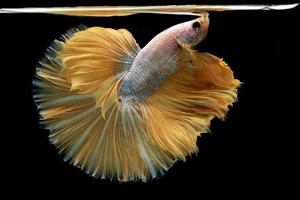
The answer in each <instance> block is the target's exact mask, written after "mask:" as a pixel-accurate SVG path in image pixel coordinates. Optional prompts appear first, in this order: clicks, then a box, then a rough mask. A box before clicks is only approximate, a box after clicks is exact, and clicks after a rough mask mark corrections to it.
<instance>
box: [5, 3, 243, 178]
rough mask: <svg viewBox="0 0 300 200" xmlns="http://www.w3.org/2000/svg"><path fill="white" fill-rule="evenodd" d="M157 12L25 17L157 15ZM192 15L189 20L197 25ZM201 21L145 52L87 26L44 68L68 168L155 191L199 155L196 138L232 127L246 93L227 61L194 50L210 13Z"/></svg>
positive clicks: (40, 93)
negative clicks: (232, 110)
mask: <svg viewBox="0 0 300 200" xmlns="http://www.w3.org/2000/svg"><path fill="white" fill-rule="evenodd" d="M121 8H122V7H121ZM150 8H151V9H150ZM150 8H149V9H146V10H145V9H144V10H143V9H141V8H140V9H138V10H137V9H136V10H133V9H129V8H127V10H126V9H123V10H122V9H120V8H117V9H116V10H117V11H116V10H112V9H107V8H106V7H104V8H102V7H101V8H99V7H98V8H97V9H86V8H84V9H83V8H80V9H81V11H80V10H76V9H71V10H68V9H65V10H59V9H54V10H51V9H48V10H47V9H46V10H41V9H36V10H34V9H31V10H30V9H27V11H26V9H23V12H35V11H36V12H47V13H51V12H52V13H55V11H56V14H71V15H78V13H79V14H80V15H84V16H111V15H121V16H123V15H128V14H136V13H141V12H142V13H143V12H144V13H149V12H150V13H156V12H157V8H155V7H153V6H152V7H150ZM175 8H176V9H175ZM175 8H174V9H171V8H167V7H164V10H163V12H162V13H169V14H170V13H171V14H174V13H175V14H176V13H178V7H175ZM192 8H193V9H194V10H192V11H191V10H184V9H183V8H180V11H182V10H183V11H184V12H187V11H189V12H190V14H193V15H194V14H195V12H196V11H197V9H196V8H195V7H192ZM205 8H206V9H208V7H207V6H206V7H205ZM199 9H200V10H201V9H202V8H199ZM213 9H214V10H216V9H217V8H216V7H214V8H213ZM218 9H220V6H219V7H218ZM99 10H101V12H100V11H99ZM208 10H209V9H208ZM1 11H2V12H17V11H16V9H15V10H13V9H10V10H9V9H2V10H1ZM19 11H22V10H20V9H19ZM50 11H51V12H50ZM138 11H140V12H138ZM161 11H162V10H161V9H159V12H161ZM103 12H104V13H103ZM99 13H100V14H99ZM197 16H198V18H197V19H194V20H191V21H187V22H184V23H180V24H177V25H175V26H172V27H170V28H168V29H166V30H164V31H163V32H161V33H159V34H158V35H156V36H155V37H154V38H153V39H152V40H151V41H149V42H148V43H147V44H146V45H145V46H144V47H143V48H141V47H140V46H139V45H138V43H137V42H136V40H135V39H134V37H133V35H132V34H131V33H130V32H129V31H127V30H126V29H117V30H116V29H112V28H104V27H91V28H87V27H84V26H80V27H78V28H73V29H70V30H69V31H68V32H67V33H66V34H64V35H62V36H61V38H60V39H58V40H54V42H53V43H52V44H51V46H50V47H49V48H48V49H47V51H46V53H45V57H44V58H43V59H42V60H41V61H40V62H39V66H38V67H37V68H36V78H35V79H34V81H33V83H34V86H35V88H34V90H35V91H34V93H35V94H34V101H35V103H36V104H37V107H38V110H39V113H40V116H41V123H42V124H43V125H44V126H45V128H47V129H49V131H50V135H49V140H50V142H51V143H52V144H54V145H55V146H56V147H57V149H58V151H59V153H61V154H63V156H64V159H65V160H66V161H68V162H69V163H71V164H72V165H74V166H77V167H79V168H80V169H82V170H83V171H84V172H86V173H87V174H89V175H91V176H93V177H99V178H104V179H118V180H119V181H134V180H143V181H147V180H149V179H153V178H155V177H159V176H161V175H162V174H163V173H164V172H165V171H167V170H168V169H169V168H170V167H171V166H172V165H173V164H174V163H175V162H176V161H178V160H181V161H185V160H186V157H187V156H191V155H192V154H195V153H197V151H198V147H197V144H196V141H197V137H198V136H200V135H201V134H202V133H206V132H209V127H210V122H211V120H212V119H213V118H219V119H221V120H223V119H224V118H225V116H226V113H227V111H228V108H229V107H230V106H232V104H233V103H234V102H235V101H237V89H238V87H239V86H240V81H239V80H238V79H236V78H235V77H234V74H233V71H232V70H231V69H230V67H229V66H228V65H227V64H226V63H225V62H224V61H223V60H222V59H220V58H218V57H217V56H214V55H212V54H210V53H204V52H198V51H196V50H195V49H194V47H195V46H196V45H198V44H199V43H201V42H202V41H203V40H204V39H205V37H206V36H207V33H208V28H209V17H208V13H206V12H202V10H201V13H197ZM200 45H201V44H200Z"/></svg>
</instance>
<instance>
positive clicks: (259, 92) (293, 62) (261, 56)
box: [0, 0, 299, 198]
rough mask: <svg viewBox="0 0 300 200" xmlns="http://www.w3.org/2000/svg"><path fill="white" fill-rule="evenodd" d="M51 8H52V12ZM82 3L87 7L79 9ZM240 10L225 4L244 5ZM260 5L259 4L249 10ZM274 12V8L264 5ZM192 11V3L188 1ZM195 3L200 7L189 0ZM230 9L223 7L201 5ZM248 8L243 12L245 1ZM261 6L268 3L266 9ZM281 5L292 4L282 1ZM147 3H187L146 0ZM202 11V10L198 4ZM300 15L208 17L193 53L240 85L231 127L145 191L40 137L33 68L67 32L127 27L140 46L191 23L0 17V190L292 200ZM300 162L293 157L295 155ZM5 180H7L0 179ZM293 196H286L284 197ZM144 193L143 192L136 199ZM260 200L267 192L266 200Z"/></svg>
mask: <svg viewBox="0 0 300 200" xmlns="http://www.w3.org/2000/svg"><path fill="white" fill-rule="evenodd" d="M51 2H52V3H51ZM83 2H84V3H83ZM241 2H242V1H226V3H241ZM248 2H249V3H259V1H252V2H251V1H248ZM264 2H266V3H271V2H273V3H274V1H264ZM184 3H185V4H186V3H188V2H187V1H185V2H184ZM189 3H197V1H189ZM201 3H202V4H205V3H224V2H222V1H213V2H212V1H201ZM243 3H245V2H244V1H243ZM260 3H262V2H261V1H260ZM284 3H287V2H286V1H284ZM130 4H131V5H141V4H145V2H135V3H132V2H124V1H113V2H111V3H103V2H100V1H99V2H98V3H95V1H91V0H90V1H81V2H80V1H60V2H56V3H55V4H54V2H53V1H43V2H38V1H31V2H26V1H25V0H24V1H10V2H6V3H5V2H1V4H0V7H30V6H36V7H38V6H71V5H130ZM147 4H149V5H150V4H152V5H155V4H183V1H182V2H181V1H160V2H155V1H148V3H147ZM198 4H199V3H198ZM298 13H299V9H293V10H287V11H235V12H220V13H210V20H211V24H210V30H209V33H208V37H207V39H206V40H205V41H204V42H203V43H202V44H200V45H199V46H197V49H198V50H200V51H208V52H210V53H213V54H215V55H217V56H219V57H223V58H224V60H225V61H226V62H227V63H228V64H229V65H230V66H231V68H232V69H233V71H234V73H235V76H236V77H237V78H238V79H240V80H241V81H242V82H243V85H242V87H241V88H240V90H239V102H238V103H235V104H234V107H233V108H231V109H230V112H229V113H228V117H227V120H226V121H224V122H222V121H219V120H213V122H212V125H211V130H212V134H203V137H201V138H200V139H199V140H198V146H199V154H198V156H193V157H192V158H188V159H187V161H186V162H185V163H183V162H177V163H176V164H175V166H174V167H172V168H171V169H170V170H169V171H168V173H166V174H165V175H164V176H163V177H161V178H159V179H155V180H152V181H150V182H148V183H142V182H136V183H118V182H116V181H113V182H111V181H109V180H97V179H94V178H92V177H89V176H88V175H86V174H84V173H82V172H81V171H80V170H79V169H77V168H74V167H72V166H69V165H68V164H67V163H65V162H64V161H63V160H62V158H61V156H59V155H57V153H56V150H55V148H54V146H52V145H50V144H49V142H48V138H47V135H48V132H47V131H46V130H43V129H42V128H40V126H39V124H38V114H37V111H36V108H35V106H34V103H33V100H32V77H33V75H34V71H35V65H36V64H37V63H38V60H39V59H40V58H41V57H42V56H43V52H44V50H45V49H46V48H47V46H48V45H49V44H50V43H51V41H52V40H53V39H54V38H57V37H58V36H59V35H60V34H62V33H64V32H65V31H66V30H68V29H69V28H71V27H74V26H78V25H79V24H84V25H86V26H103V27H111V28H126V29H128V30H129V31H130V32H131V33H132V34H133V35H134V37H135V38H136V40H137V41H138V43H139V44H140V46H141V47H143V46H144V45H145V44H146V43H147V42H148V41H149V40H150V39H151V38H153V37H154V36H155V35H156V34H158V33H159V32H161V31H163V30H164V29H166V28H168V27H169V26H172V25H174V24H177V23H180V22H184V21H187V20H190V19H192V18H193V17H190V16H168V15H150V14H142V15H135V16H128V17H112V18H88V17H69V16H54V15H43V14H10V15H9V14H1V15H0V22H1V29H0V51H1V54H0V58H1V60H0V70H1V79H0V81H1V82H0V83H1V102H2V101H3V103H1V107H2V108H1V115H2V119H1V127H2V128H1V132H0V133H1V140H0V141H1V166H2V167H4V169H3V170H1V174H2V175H1V177H2V178H1V181H4V185H5V187H4V188H3V187H2V189H1V190H6V191H8V190H7V189H6V188H10V189H13V190H12V192H10V194H11V195H13V194H39V192H41V191H42V192H44V193H43V196H41V197H47V196H48V195H50V194H54V195H56V196H58V195H59V194H60V193H65V194H67V195H74V194H75V195H76V196H77V195H79V194H82V193H83V194H86V195H95V197H97V198H101V197H102V195H104V193H108V194H111V195H123V194H125V193H127V192H130V191H131V192H133V193H132V197H134V196H136V197H141V198H142V197H145V196H148V195H150V194H155V195H156V197H159V195H161V194H162V193H166V194H169V195H171V194H175V195H180V194H183V195H196V196H197V197H199V198H201V196H203V195H204V194H208V195H222V196H223V197H224V195H227V194H229V195H233V196H238V195H241V197H243V196H244V197H247V196H250V195H259V196H260V197H261V194H264V195H266V196H269V195H274V194H275V195H279V194H284V195H291V194H292V193H291V192H292V191H293V190H294V187H295V188H296V187H297V183H295V184H294V183H293V180H297V175H298V174H297V173H296V171H294V169H296V161H297V159H299V154H298V155H297V152H296V149H297V146H298V145H297V143H299V142H297V140H295V136H296V135H297V134H298V133H299V130H297V129H296V128H295V127H296V125H297V119H298V118H299V116H298V111H299V108H298V105H299V103H298V97H297V93H298V92H299V74H298V71H299V70H298V68H299V31H298V26H299V14H298ZM296 155H297V156H296ZM3 177H4V178H3ZM286 189H287V190H286ZM139 192H145V193H144V196H139V195H138V193H139ZM261 192H262V193H261Z"/></svg>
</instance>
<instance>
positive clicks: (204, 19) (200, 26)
mask: <svg viewBox="0 0 300 200" xmlns="http://www.w3.org/2000/svg"><path fill="white" fill-rule="evenodd" d="M208 27H209V18H208V13H201V14H199V18H197V19H194V20H191V21H188V22H184V23H182V24H178V26H177V27H176V29H177V30H176V35H177V39H178V40H179V41H180V42H181V43H183V44H185V45H188V46H195V45H197V44H199V43H200V42H201V41H202V40H203V39H204V38H205V37H206V35H207V32H208Z"/></svg>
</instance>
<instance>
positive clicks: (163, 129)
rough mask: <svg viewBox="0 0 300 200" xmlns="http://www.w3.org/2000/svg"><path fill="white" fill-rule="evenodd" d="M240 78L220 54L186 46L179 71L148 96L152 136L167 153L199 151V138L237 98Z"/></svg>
mask: <svg viewBox="0 0 300 200" xmlns="http://www.w3.org/2000/svg"><path fill="white" fill-rule="evenodd" d="M238 86H239V81H238V80H236V79H234V78H233V73H232V71H231V70H230V68H229V67H228V66H227V65H226V64H225V63H224V62H223V61H221V60H220V59H219V58H217V57H215V56H212V55H210V54H207V53H203V54H202V53H197V52H195V51H193V50H190V49H186V50H185V51H184V53H183V57H182V59H181V61H180V62H179V64H178V70H177V72H176V73H175V74H173V75H171V77H170V78H169V79H168V80H166V81H165V82H164V83H163V84H162V85H161V86H160V87H159V89H158V90H157V91H155V92H154V94H153V95H152V96H150V97H149V98H147V99H146V100H145V103H144V104H145V106H144V107H143V115H144V116H145V119H147V124H146V129H147V130H148V133H149V138H150V139H151V140H152V141H155V143H157V144H159V145H160V146H161V147H162V148H163V149H164V150H165V151H166V152H167V154H170V155H172V156H173V157H176V158H179V159H181V160H185V157H186V156H187V155H190V154H191V153H195V152H197V146H196V139H197V136H199V135H200V134H201V133H203V132H208V131H209V126H210V121H211V119H212V118H214V117H218V118H221V119H223V118H224V117H225V114H226V112H227V111H228V106H230V105H232V103H233V102H234V101H236V100H237V87H238Z"/></svg>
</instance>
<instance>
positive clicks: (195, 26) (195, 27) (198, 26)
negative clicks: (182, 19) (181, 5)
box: [192, 22, 201, 30]
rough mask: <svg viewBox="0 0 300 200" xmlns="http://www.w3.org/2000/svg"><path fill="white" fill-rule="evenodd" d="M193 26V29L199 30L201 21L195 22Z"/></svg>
mask: <svg viewBox="0 0 300 200" xmlns="http://www.w3.org/2000/svg"><path fill="white" fill-rule="evenodd" d="M192 26H193V29H195V30H199V29H200V27H201V25H200V23H199V22H194V23H193V25H192Z"/></svg>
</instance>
